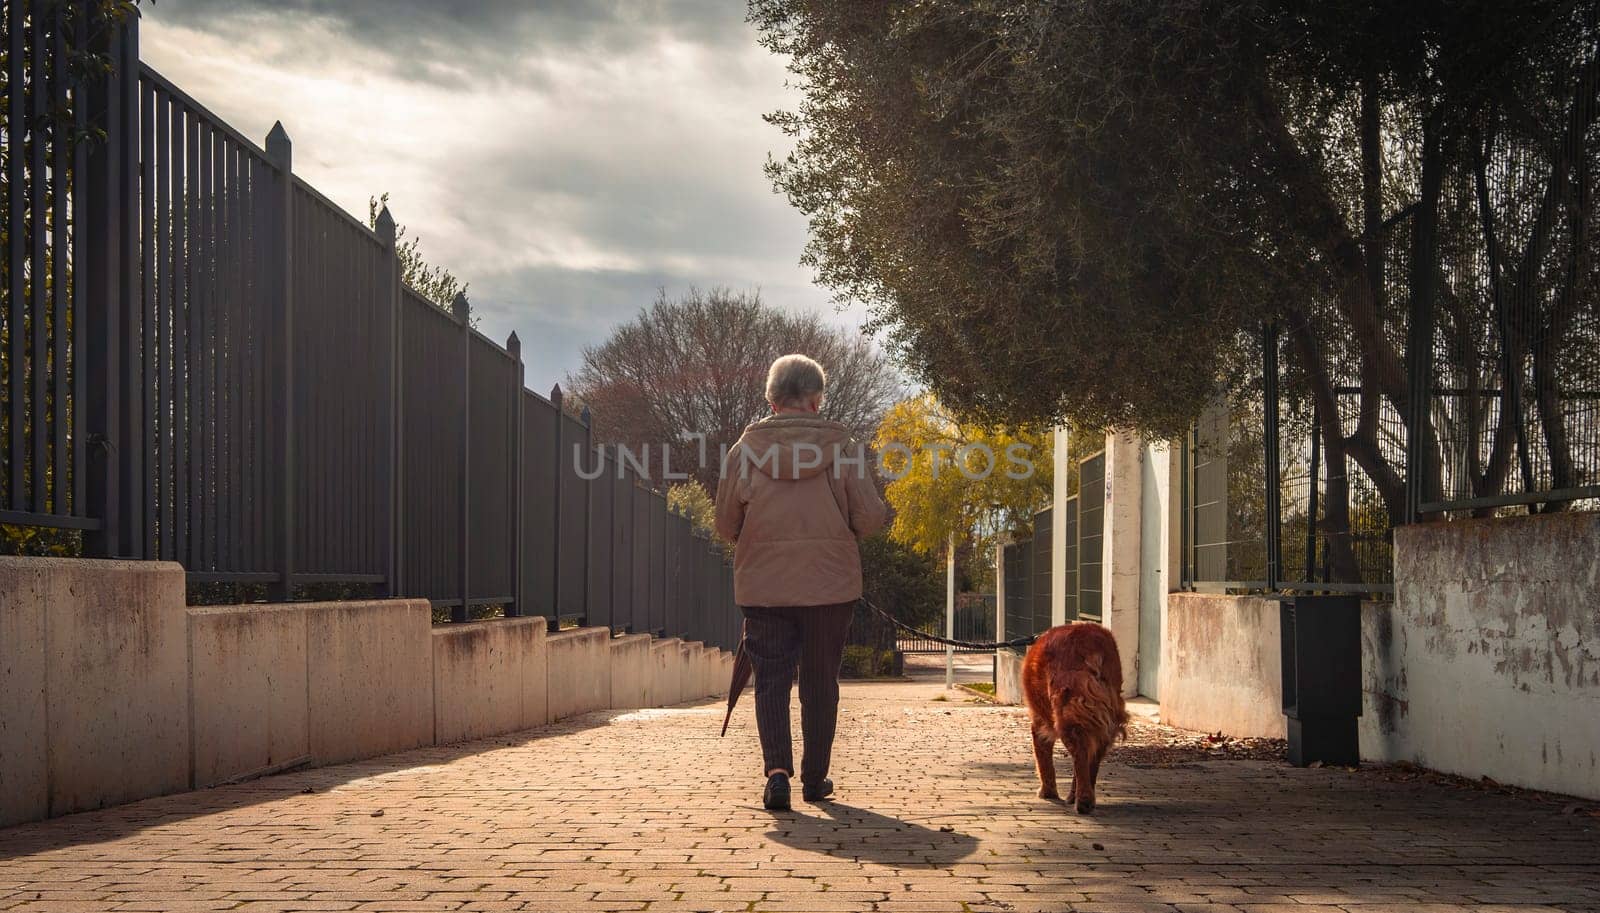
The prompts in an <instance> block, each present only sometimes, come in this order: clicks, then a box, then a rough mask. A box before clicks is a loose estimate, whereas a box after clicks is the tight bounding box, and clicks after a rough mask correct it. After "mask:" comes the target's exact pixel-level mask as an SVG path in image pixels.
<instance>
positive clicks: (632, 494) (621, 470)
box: [611, 446, 639, 634]
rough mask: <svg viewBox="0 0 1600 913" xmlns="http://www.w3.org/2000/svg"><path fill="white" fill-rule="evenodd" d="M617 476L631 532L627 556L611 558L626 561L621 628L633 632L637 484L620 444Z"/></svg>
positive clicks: (635, 630) (636, 606) (636, 615)
mask: <svg viewBox="0 0 1600 913" xmlns="http://www.w3.org/2000/svg"><path fill="white" fill-rule="evenodd" d="M617 478H619V479H621V480H622V481H623V485H622V490H623V491H625V492H627V493H628V499H627V500H628V506H627V507H626V508H625V509H623V510H622V511H621V514H620V515H621V516H622V518H623V523H625V524H626V525H627V526H629V527H630V528H631V529H632V531H633V534H632V535H630V536H628V548H627V558H626V559H624V558H623V557H622V556H621V555H620V554H618V555H613V556H612V560H614V561H619V562H620V561H623V560H626V561H627V575H626V579H627V581H628V624H627V626H626V627H624V628H623V630H624V632H625V633H628V634H635V633H639V588H638V587H637V586H635V585H634V583H635V581H636V577H635V575H634V573H633V555H634V552H635V551H636V550H637V549H638V548H639V524H637V523H635V522H633V519H634V510H633V502H634V499H635V498H637V497H638V496H639V486H637V485H635V484H633V478H632V477H631V476H630V475H628V470H627V467H626V466H624V465H623V463H622V448H621V447H620V446H619V447H618V448H617ZM616 515H617V514H615V513H613V516H616ZM612 522H615V521H612ZM611 611H612V613H613V614H615V612H616V607H615V606H612V609H611Z"/></svg>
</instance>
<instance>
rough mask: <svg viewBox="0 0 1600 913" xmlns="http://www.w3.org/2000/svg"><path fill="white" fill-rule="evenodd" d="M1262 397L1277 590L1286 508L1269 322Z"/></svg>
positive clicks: (1270, 560)
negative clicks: (1282, 485)
mask: <svg viewBox="0 0 1600 913" xmlns="http://www.w3.org/2000/svg"><path fill="white" fill-rule="evenodd" d="M1261 379H1262V396H1263V399H1264V403H1263V405H1264V407H1265V409H1266V422H1265V425H1266V428H1265V435H1264V440H1263V443H1264V448H1263V451H1264V452H1263V454H1262V457H1263V459H1264V461H1265V463H1266V465H1265V469H1266V472H1265V476H1266V480H1265V481H1266V486H1267V491H1266V495H1267V502H1266V503H1267V590H1268V591H1269V592H1270V591H1272V590H1275V589H1277V588H1278V581H1279V580H1280V579H1281V578H1282V576H1283V528H1282V524H1283V510H1282V508H1283V505H1282V503H1281V501H1282V494H1283V493H1282V492H1281V491H1280V490H1279V482H1280V477H1281V475H1282V469H1281V468H1280V467H1279V466H1278V325H1277V323H1275V322H1273V323H1268V324H1267V326H1266V330H1265V331H1264V332H1263V333H1262V334H1261Z"/></svg>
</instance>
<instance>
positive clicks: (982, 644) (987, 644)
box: [861, 596, 1039, 650]
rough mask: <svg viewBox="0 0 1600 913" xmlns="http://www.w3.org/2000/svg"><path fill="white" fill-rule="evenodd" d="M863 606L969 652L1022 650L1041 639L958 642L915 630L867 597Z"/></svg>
mask: <svg viewBox="0 0 1600 913" xmlns="http://www.w3.org/2000/svg"><path fill="white" fill-rule="evenodd" d="M861 604H862V605H864V606H866V607H867V608H869V609H871V610H872V611H874V612H877V613H878V614H879V615H882V616H883V617H884V618H886V619H888V620H889V622H890V623H891V624H893V625H894V626H895V627H897V628H899V629H900V630H902V631H904V632H906V633H907V634H911V635H913V636H915V637H919V638H922V639H924V640H931V641H934V642H935V643H941V644H945V645H947V646H951V647H964V648H966V649H968V650H998V649H1000V648H1002V647H1009V648H1012V649H1019V650H1020V649H1022V648H1023V647H1027V646H1031V645H1032V644H1033V642H1034V641H1036V640H1038V639H1039V635H1037V634H1031V635H1029V636H1027V637H1018V638H1014V639H1012V640H956V639H955V638H953V637H940V636H939V635H937V634H929V633H928V632H927V631H919V630H917V629H916V628H913V627H912V626H910V625H908V624H906V623H905V622H903V621H901V620H900V619H898V618H896V617H894V616H893V615H890V614H889V613H888V612H886V611H884V610H883V609H882V608H881V607H879V606H878V604H877V603H875V602H873V601H872V600H870V599H868V598H867V597H865V596H863V597H861Z"/></svg>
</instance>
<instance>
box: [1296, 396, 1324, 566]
mask: <svg viewBox="0 0 1600 913" xmlns="http://www.w3.org/2000/svg"><path fill="white" fill-rule="evenodd" d="M1321 427H1322V409H1321V407H1319V406H1318V405H1317V404H1316V403H1315V402H1313V403H1312V404H1311V485H1310V489H1311V490H1310V493H1309V495H1308V496H1307V499H1306V567H1305V573H1304V574H1303V575H1302V577H1301V579H1303V580H1304V581H1305V582H1307V583H1311V582H1312V581H1314V580H1316V579H1317V495H1318V491H1317V486H1318V484H1320V481H1321V480H1320V476H1321V475H1322V434H1321V433H1320V429H1321Z"/></svg>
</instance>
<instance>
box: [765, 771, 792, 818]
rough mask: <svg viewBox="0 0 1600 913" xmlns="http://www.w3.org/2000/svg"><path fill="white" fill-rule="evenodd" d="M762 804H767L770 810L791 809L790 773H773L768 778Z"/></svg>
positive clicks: (782, 810) (784, 810)
mask: <svg viewBox="0 0 1600 913" xmlns="http://www.w3.org/2000/svg"><path fill="white" fill-rule="evenodd" d="M761 804H762V805H764V806H766V807H767V810H768V811H774V812H786V811H788V810H789V775H788V774H773V775H772V776H770V777H768V778H767V788H766V790H765V791H763V792H762V793H761Z"/></svg>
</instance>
